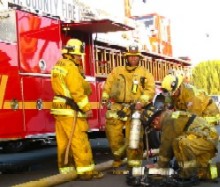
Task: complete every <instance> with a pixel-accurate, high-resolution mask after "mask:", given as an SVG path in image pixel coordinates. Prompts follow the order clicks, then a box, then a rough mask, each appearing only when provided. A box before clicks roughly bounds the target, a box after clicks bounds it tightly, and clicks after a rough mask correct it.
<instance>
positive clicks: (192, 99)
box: [161, 73, 220, 124]
mask: <svg viewBox="0 0 220 187" xmlns="http://www.w3.org/2000/svg"><path fill="white" fill-rule="evenodd" d="M183 80H184V77H183V75H181V74H177V75H175V74H171V73H170V74H168V75H167V76H166V77H165V78H164V79H163V81H162V84H161V87H162V89H163V91H164V92H166V93H169V95H170V96H171V103H172V105H173V107H174V109H176V110H184V111H188V112H191V113H193V114H196V115H198V116H202V117H205V119H206V120H207V121H208V122H209V123H212V124H217V121H218V120H219V119H220V113H219V109H218V107H217V105H216V104H215V102H213V100H212V98H211V97H210V96H208V95H207V94H206V93H205V92H204V91H203V90H201V89H197V88H196V87H195V86H193V85H191V84H189V83H185V82H184V81H183Z"/></svg>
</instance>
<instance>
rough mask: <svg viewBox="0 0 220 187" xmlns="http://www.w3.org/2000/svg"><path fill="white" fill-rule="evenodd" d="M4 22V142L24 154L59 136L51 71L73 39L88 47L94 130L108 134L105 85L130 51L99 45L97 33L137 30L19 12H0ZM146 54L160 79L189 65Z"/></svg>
mask: <svg viewBox="0 0 220 187" xmlns="http://www.w3.org/2000/svg"><path fill="white" fill-rule="evenodd" d="M0 20H1V22H0V144H1V145H2V146H3V147H4V148H7V149H11V150H14V151H19V150H21V149H22V148H23V147H24V145H25V143H26V142H32V141H36V140H43V141H47V140H49V139H50V138H54V137H55V133H54V119H53V116H52V115H51V114H50V107H51V101H52V98H53V91H52V88H51V83H50V71H51V68H52V67H53V65H54V64H55V63H56V62H57V60H58V59H59V58H60V57H61V53H60V52H61V49H62V45H65V43H66V41H67V40H68V39H69V38H78V39H80V40H82V41H83V42H84V43H85V53H86V55H85V60H84V71H85V74H86V79H87V80H88V81H89V82H90V83H91V85H92V90H93V94H92V96H91V97H90V101H91V103H92V108H93V117H92V118H90V119H89V124H90V130H91V131H93V132H97V131H99V132H101V131H102V132H103V130H104V127H105V119H104V118H105V117H104V116H105V115H104V113H105V111H104V109H102V107H101V105H100V97H101V90H102V86H103V83H104V81H105V78H106V76H107V74H108V73H109V72H110V71H111V70H112V68H113V67H115V66H120V65H124V63H125V59H124V57H123V52H124V51H125V50H126V48H125V47H122V46H120V45H110V44H109V43H105V42H101V41H98V40H97V39H96V37H94V35H93V33H100V32H103V33H105V32H116V31H126V30H131V29H133V28H131V27H129V26H127V25H124V24H119V23H116V22H114V21H111V20H108V19H103V20H93V21H82V22H70V23H65V22H64V21H61V20H60V19H58V18H54V17H49V16H40V15H37V14H33V13H30V12H27V11H24V10H19V9H10V10H7V11H4V12H1V13H0ZM144 54H145V58H144V59H143V60H142V61H141V65H143V66H145V67H146V68H148V69H149V71H150V72H151V73H153V75H154V77H155V79H156V81H160V80H161V79H162V78H163V77H164V75H165V74H166V73H167V70H168V69H170V68H174V69H179V68H182V67H183V66H184V65H189V64H188V63H187V62H185V61H183V60H180V59H172V58H168V57H167V56H164V55H160V54H157V53H150V52H144Z"/></svg>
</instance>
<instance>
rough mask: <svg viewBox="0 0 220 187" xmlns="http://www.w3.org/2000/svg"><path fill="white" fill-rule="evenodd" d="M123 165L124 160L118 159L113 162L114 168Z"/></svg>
mask: <svg viewBox="0 0 220 187" xmlns="http://www.w3.org/2000/svg"><path fill="white" fill-rule="evenodd" d="M121 165H122V160H119V159H117V160H114V161H113V162H112V168H113V169H116V168H119V167H120V166H121Z"/></svg>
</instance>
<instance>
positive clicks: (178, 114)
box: [172, 110, 192, 119]
mask: <svg viewBox="0 0 220 187" xmlns="http://www.w3.org/2000/svg"><path fill="white" fill-rule="evenodd" d="M191 115H192V114H191V113H189V112H186V111H182V110H179V111H174V112H172V118H175V119H177V118H179V117H183V116H187V117H190V116H191Z"/></svg>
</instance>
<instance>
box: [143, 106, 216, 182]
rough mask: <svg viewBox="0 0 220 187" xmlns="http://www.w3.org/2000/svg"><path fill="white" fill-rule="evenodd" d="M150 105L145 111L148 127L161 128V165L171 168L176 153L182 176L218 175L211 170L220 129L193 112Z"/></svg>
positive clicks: (205, 177)
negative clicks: (210, 164)
mask: <svg viewBox="0 0 220 187" xmlns="http://www.w3.org/2000/svg"><path fill="white" fill-rule="evenodd" d="M146 108H147V109H146V110H145V111H144V112H143V113H142V121H143V124H144V126H145V128H153V129H155V130H159V131H161V145H160V151H159V160H158V163H157V165H158V166H157V167H158V168H169V167H170V160H172V158H173V157H174V156H175V158H176V160H177V163H178V166H179V167H180V173H179V177H180V178H181V179H191V178H192V177H197V178H199V179H214V178H216V177H217V175H216V173H214V174H213V173H210V172H209V169H210V168H209V163H210V161H211V160H212V158H213V157H215V156H216V153H217V144H218V132H217V130H216V129H215V127H214V126H213V125H210V124H209V123H208V122H207V121H206V120H205V119H204V118H203V117H198V116H196V115H194V114H191V113H189V112H185V111H171V110H166V111H165V110H162V109H159V110H158V109H155V107H154V106H152V105H149V106H148V107H146ZM213 175H214V176H213Z"/></svg>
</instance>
